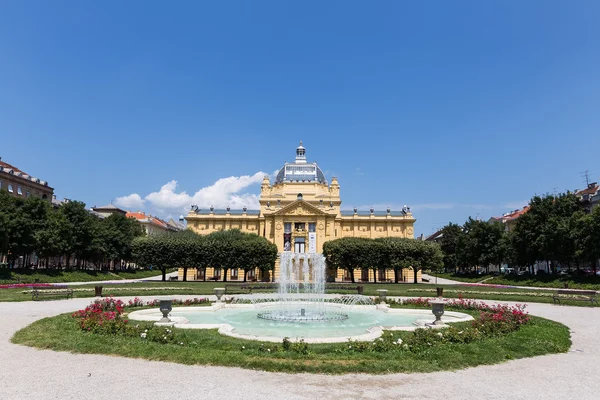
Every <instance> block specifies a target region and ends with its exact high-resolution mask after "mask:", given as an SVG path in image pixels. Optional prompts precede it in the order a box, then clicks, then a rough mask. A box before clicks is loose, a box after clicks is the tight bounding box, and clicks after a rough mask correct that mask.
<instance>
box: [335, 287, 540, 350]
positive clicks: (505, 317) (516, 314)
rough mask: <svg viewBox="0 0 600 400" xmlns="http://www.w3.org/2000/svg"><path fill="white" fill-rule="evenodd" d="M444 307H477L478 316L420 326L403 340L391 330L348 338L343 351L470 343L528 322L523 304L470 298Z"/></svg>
mask: <svg viewBox="0 0 600 400" xmlns="http://www.w3.org/2000/svg"><path fill="white" fill-rule="evenodd" d="M430 300H431V299H423V298H419V299H409V300H406V301H405V302H404V304H411V305H413V306H416V307H429V306H430V304H429V302H430ZM446 305H447V306H448V307H453V308H458V309H462V310H479V311H480V314H479V317H478V318H476V319H475V320H474V321H473V322H471V324H470V325H469V326H464V324H462V325H460V327H456V326H450V327H447V328H443V329H430V328H420V329H416V330H415V331H413V332H412V333H411V334H409V335H408V336H407V337H405V338H404V340H402V339H400V338H396V337H395V336H394V334H393V333H389V334H385V335H383V336H382V337H380V338H379V339H377V340H375V341H373V342H356V341H350V343H349V344H348V346H347V348H345V349H344V350H345V351H349V352H365V351H369V352H384V351H391V350H407V351H413V352H414V351H423V350H424V349H425V348H427V347H430V346H435V345H440V344H450V343H472V342H474V341H476V340H481V339H484V338H489V337H498V336H502V335H506V334H509V333H511V332H514V331H517V330H519V329H520V328H521V327H522V326H523V325H525V324H527V323H528V322H529V321H530V318H529V315H528V313H527V312H526V311H525V307H526V306H525V305H521V304H517V305H516V306H514V307H510V306H506V305H495V306H491V305H488V304H485V303H483V302H477V301H474V300H465V299H459V300H451V301H449V302H448V303H446Z"/></svg>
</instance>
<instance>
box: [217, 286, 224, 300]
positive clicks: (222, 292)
mask: <svg viewBox="0 0 600 400" xmlns="http://www.w3.org/2000/svg"><path fill="white" fill-rule="evenodd" d="M223 294H225V288H222V287H216V288H215V296H217V303H221V297H223Z"/></svg>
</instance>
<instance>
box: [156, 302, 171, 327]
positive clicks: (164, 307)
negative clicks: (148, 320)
mask: <svg viewBox="0 0 600 400" xmlns="http://www.w3.org/2000/svg"><path fill="white" fill-rule="evenodd" d="M172 309H173V300H171V299H169V300H161V301H160V305H159V310H160V312H161V313H162V315H163V317H162V318H161V319H160V321H158V322H160V323H169V322H171V320H170V319H169V313H170V312H171V310H172Z"/></svg>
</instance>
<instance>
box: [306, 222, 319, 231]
mask: <svg viewBox="0 0 600 400" xmlns="http://www.w3.org/2000/svg"><path fill="white" fill-rule="evenodd" d="M308 231H309V232H316V231H317V224H316V223H314V222H311V223H309V224H308Z"/></svg>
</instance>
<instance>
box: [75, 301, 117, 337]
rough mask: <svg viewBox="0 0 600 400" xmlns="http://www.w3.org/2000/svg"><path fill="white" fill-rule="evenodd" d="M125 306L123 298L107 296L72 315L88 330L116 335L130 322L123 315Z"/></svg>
mask: <svg viewBox="0 0 600 400" xmlns="http://www.w3.org/2000/svg"><path fill="white" fill-rule="evenodd" d="M123 307H124V306H123V302H122V301H121V300H115V299H113V298H106V299H102V300H96V301H94V302H93V303H92V304H90V305H89V306H87V307H86V308H85V309H84V310H79V311H76V312H74V313H73V314H72V315H73V317H74V318H76V319H78V324H79V327H80V328H81V329H82V330H84V331H86V332H92V333H103V334H113V335H114V334H120V333H123V332H124V331H125V326H126V324H127V322H128V321H127V320H126V319H123V317H122V314H123Z"/></svg>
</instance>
